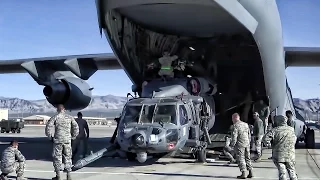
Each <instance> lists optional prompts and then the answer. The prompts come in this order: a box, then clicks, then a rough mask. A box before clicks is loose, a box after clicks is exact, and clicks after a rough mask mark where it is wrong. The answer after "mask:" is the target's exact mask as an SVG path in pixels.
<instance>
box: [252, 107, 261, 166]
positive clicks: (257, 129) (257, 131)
mask: <svg viewBox="0 0 320 180" xmlns="http://www.w3.org/2000/svg"><path fill="white" fill-rule="evenodd" d="M253 119H254V126H253V137H254V142H255V146H256V150H257V155H258V157H257V159H256V160H255V161H259V160H261V156H262V147H261V141H262V137H263V135H264V127H263V121H262V120H261V119H260V118H259V114H258V113H257V112H255V113H254V114H253Z"/></svg>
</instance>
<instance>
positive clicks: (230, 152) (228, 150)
mask: <svg viewBox="0 0 320 180" xmlns="http://www.w3.org/2000/svg"><path fill="white" fill-rule="evenodd" d="M231 132H232V126H231V127H230V129H229V132H228V134H227V135H226V145H225V147H224V148H223V154H224V155H225V156H227V158H228V159H229V164H231V163H236V160H235V159H234V154H235V153H234V150H233V149H232V148H231V147H230V143H231Z"/></svg>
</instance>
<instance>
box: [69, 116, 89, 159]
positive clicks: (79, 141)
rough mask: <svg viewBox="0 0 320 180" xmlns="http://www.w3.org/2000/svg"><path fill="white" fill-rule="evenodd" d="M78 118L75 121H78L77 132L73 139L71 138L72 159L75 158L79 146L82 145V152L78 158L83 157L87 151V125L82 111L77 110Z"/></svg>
mask: <svg viewBox="0 0 320 180" xmlns="http://www.w3.org/2000/svg"><path fill="white" fill-rule="evenodd" d="M77 116H78V118H77V119H76V122H77V123H78V127H79V134H78V136H77V138H76V139H75V140H72V143H71V145H72V160H75V155H76V154H77V153H78V150H79V149H81V148H80V146H81V145H82V148H83V149H82V153H81V155H80V158H83V157H85V156H86V155H87V153H88V139H89V126H88V123H87V121H86V120H84V119H82V113H81V112H78V114H77Z"/></svg>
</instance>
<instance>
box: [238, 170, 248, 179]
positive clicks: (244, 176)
mask: <svg viewBox="0 0 320 180" xmlns="http://www.w3.org/2000/svg"><path fill="white" fill-rule="evenodd" d="M237 179H247V177H246V173H245V172H244V171H243V172H241V175H240V176H237Z"/></svg>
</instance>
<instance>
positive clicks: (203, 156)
mask: <svg viewBox="0 0 320 180" xmlns="http://www.w3.org/2000/svg"><path fill="white" fill-rule="evenodd" d="M196 159H197V161H198V162H199V163H205V162H207V151H206V148H203V147H200V148H199V149H198V150H197V151H196Z"/></svg>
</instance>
